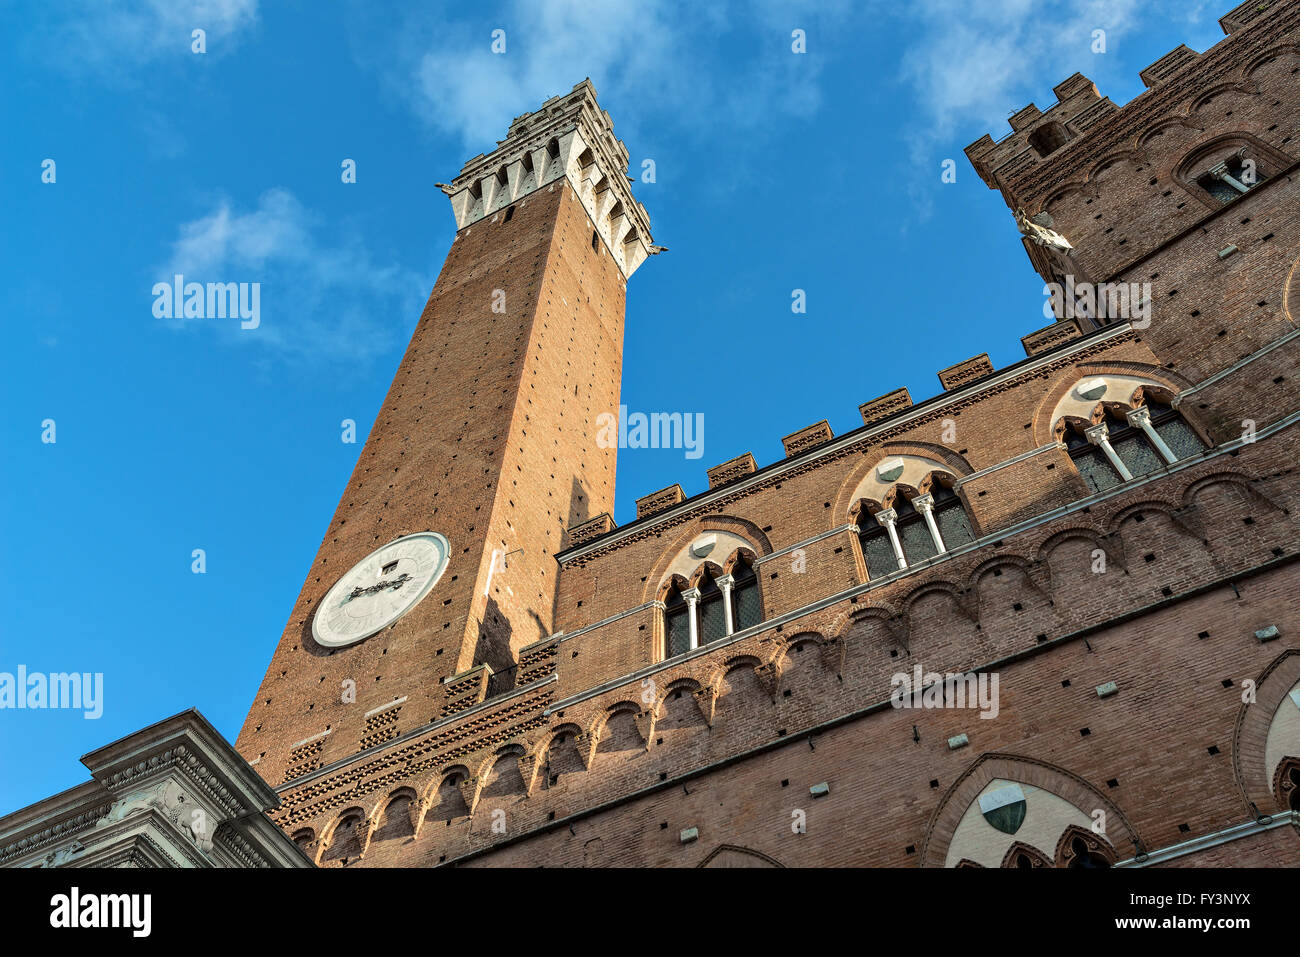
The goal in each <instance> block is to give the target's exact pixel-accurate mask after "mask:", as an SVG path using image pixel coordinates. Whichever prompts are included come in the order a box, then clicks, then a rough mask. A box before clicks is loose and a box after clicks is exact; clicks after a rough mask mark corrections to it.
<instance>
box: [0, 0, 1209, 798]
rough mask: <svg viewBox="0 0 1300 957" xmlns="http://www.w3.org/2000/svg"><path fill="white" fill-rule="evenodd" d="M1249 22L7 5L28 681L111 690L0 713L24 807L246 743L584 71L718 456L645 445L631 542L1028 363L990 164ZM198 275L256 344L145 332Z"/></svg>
mask: <svg viewBox="0 0 1300 957" xmlns="http://www.w3.org/2000/svg"><path fill="white" fill-rule="evenodd" d="M1230 6H1231V4H1230V3H1229V2H1228V0H1223V2H1221V3H1219V2H1185V0H1147V2H1141V3H1139V2H1138V0H1074V2H1063V0H981V2H979V3H970V2H953V0H913V2H910V3H908V4H894V3H883V2H856V3H849V2H821V3H817V4H805V3H797V2H776V0H757V2H749V3H739V2H736V3H726V2H721V0H699V2H692V3H680V4H678V3H669V2H666V0H638V2H636V3H632V2H626V3H622V2H620V3H600V2H579V0H558V2H547V0H520V2H507V3H486V2H485V3H476V4H468V5H467V4H435V3H409V4H399V3H379V2H375V3H360V2H358V3H337V4H336V3H321V2H315V0H312V2H308V0H300V2H284V3H270V2H262V3H259V2H258V0H148V2H137V3H133V4H127V3H117V2H109V0H103V2H101V0H87V2H84V3H77V2H67V3H61V4H46V3H43V2H36V0H18V2H13V0H11V2H9V3H7V4H5V5H4V6H3V7H2V8H0V129H3V130H4V136H3V140H2V141H0V217H2V220H0V221H2V222H3V224H4V227H5V228H4V229H3V230H0V254H2V255H0V262H3V264H4V265H3V282H0V315H3V317H4V329H5V350H4V359H3V370H2V373H3V374H2V375H0V381H2V383H3V384H2V386H0V388H2V389H3V406H2V408H3V415H2V416H0V429H3V434H2V435H0V441H2V442H3V445H2V448H3V468H2V469H0V589H3V592H0V602H2V603H3V608H4V610H5V613H4V614H3V615H2V616H0V672H9V673H14V672H15V671H16V669H17V667H18V666H19V665H22V666H25V667H26V669H27V670H28V672H29V673H33V672H46V673H48V672H66V671H78V672H91V673H94V672H100V673H102V674H103V675H104V692H103V695H104V709H103V715H102V716H101V717H100V718H98V719H94V720H88V719H86V718H84V717H83V716H82V714H81V712H74V711H58V710H24V711H11V710H4V711H0V813H6V812H8V811H11V810H14V809H16V808H18V807H22V806H25V805H26V804H29V803H31V802H33V801H36V800H39V799H41V798H43V797H46V796H48V795H50V794H53V793H55V792H56V791H59V790H62V789H64V788H67V787H70V786H73V785H75V784H77V783H79V782H80V781H82V780H84V778H85V771H84V768H82V766H81V765H80V764H79V763H78V760H77V758H78V757H79V756H80V755H81V754H84V753H86V752H87V751H90V750H91V749H93V748H96V747H99V746H101V745H103V744H106V743H108V742H109V741H112V740H114V739H116V738H118V737H120V736H121V735H124V734H127V733H130V732H132V731H134V730H137V729H138V728H140V727H143V726H144V725H146V724H149V723H151V722H153V721H156V720H158V719H161V718H163V717H165V716H167V715H170V714H173V713H175V712H178V711H181V710H183V709H185V708H188V707H192V706H197V707H198V708H200V710H202V711H203V712H204V713H205V714H206V715H207V717H208V718H209V719H210V720H212V721H213V723H214V724H215V725H216V727H217V728H218V729H219V730H220V731H222V732H223V733H224V734H226V735H227V736H228V737H229V738H231V739H233V737H234V735H235V733H236V732H237V731H238V729H239V726H240V723H241V721H242V719H243V716H244V714H245V712H246V710H247V708H248V706H249V703H250V702H251V700H252V697H253V695H254V693H255V692H256V689H257V685H258V682H259V681H260V680H261V677H262V675H263V673H264V671H265V668H266V665H267V662H268V660H269V658H270V655H271V651H272V649H273V648H274V646H275V643H276V641H277V639H278V638H279V635H280V633H281V631H282V629H283V627H284V622H285V619H286V617H287V615H288V614H289V612H290V610H291V607H292V604H293V601H294V599H295V597H296V596H297V593H298V590H299V588H300V587H301V585H302V580H303V576H304V575H305V573H306V570H307V568H308V567H309V565H310V562H311V560H312V557H313V555H314V553H315V550H316V548H317V546H318V545H319V542H320V539H321V536H322V535H323V533H324V530H325V527H326V525H327V523H328V521H329V517H330V515H331V514H332V512H333V509H334V507H335V505H336V504H337V501H338V496H339V495H340V494H341V492H342V490H343V488H344V485H345V483H346V481H347V478H348V476H349V474H350V472H351V469H352V466H353V464H354V462H355V461H356V458H357V455H358V454H359V452H360V449H361V444H360V442H361V441H362V440H364V437H365V434H366V432H367V431H368V429H369V428H370V425H371V423H372V422H373V420H374V417H375V415H376V413H377V411H378V408H379V404H380V402H381V401H382V399H383V396H384V394H385V392H386V390H387V388H388V384H389V382H390V380H391V378H392V375H393V373H394V371H395V370H396V367H397V364H398V361H399V360H400V357H401V354H402V351H403V349H404V348H405V345H406V342H407V340H408V338H409V336H410V333H411V331H412V329H413V327H414V324H415V321H416V319H417V318H418V316H419V312H420V309H421V307H422V305H423V303H424V300H425V298H426V297H427V296H428V293H429V290H430V288H431V287H432V284H433V281H434V279H435V277H436V275H437V272H438V269H439V268H440V266H441V264H442V261H443V259H444V257H445V255H446V252H447V249H448V247H449V245H450V243H451V240H452V237H453V230H454V224H453V220H452V216H451V212H450V208H449V205H448V203H447V201H446V199H445V197H444V196H443V195H442V193H441V192H440V191H439V190H437V189H436V188H434V185H433V184H434V183H435V182H440V181H441V182H446V181H449V180H450V179H451V178H452V177H453V176H454V175H455V174H456V173H457V172H458V171H459V169H460V167H461V165H462V164H463V163H464V161H465V160H466V159H468V158H469V157H471V156H473V155H475V154H477V153H480V152H488V151H490V150H491V149H492V148H493V146H494V143H495V141H496V140H497V139H499V138H501V137H503V136H504V135H505V130H506V128H507V126H508V124H509V122H510V120H511V119H512V118H513V117H514V116H516V115H518V114H520V113H523V112H526V111H528V110H531V109H534V108H536V106H538V105H539V104H540V103H541V102H542V101H543V100H544V99H546V98H547V97H548V96H551V95H554V94H556V93H560V92H565V91H567V90H569V89H570V88H571V87H572V86H573V84H574V83H576V82H578V81H580V80H581V79H582V78H583V77H585V76H590V77H591V78H592V81H593V82H594V83H595V85H596V88H597V90H598V91H599V95H600V99H601V103H602V105H603V106H604V107H605V108H606V109H607V110H609V111H610V113H611V114H612V116H613V118H614V121H615V132H616V134H617V135H618V136H619V137H620V138H622V139H623V141H624V142H625V143H626V145H627V148H628V151H629V153H630V155H631V158H632V166H633V172H634V173H636V172H637V171H639V169H640V167H641V162H642V160H644V159H647V158H649V159H653V160H654V161H655V166H656V172H657V182H655V183H653V184H644V183H638V184H637V185H636V186H635V187H634V189H635V191H636V194H637V196H638V198H639V199H640V200H641V201H642V202H643V203H644V204H645V205H646V207H647V209H648V210H649V212H650V216H651V220H652V225H653V232H654V238H655V240H656V241H657V242H659V243H661V244H663V245H665V246H668V247H670V252H668V253H667V254H665V255H662V256H658V257H656V258H654V259H652V260H651V261H650V262H648V263H647V264H646V265H645V266H644V267H642V269H641V270H640V271H639V272H638V273H637V274H636V276H634V277H633V279H632V281H631V283H630V285H629V290H628V310H627V333H626V340H625V357H624V367H623V369H624V378H623V401H624V403H625V404H626V405H627V406H628V407H629V408H630V409H631V410H632V411H638V410H640V411H647V412H649V411H681V412H692V413H695V412H699V413H703V415H704V420H705V433H704V437H705V443H704V449H703V457H702V458H700V459H694V460H687V459H686V458H685V456H684V452H683V450H649V449H646V450H623V451H622V452H620V455H619V472H618V506H617V514H616V516H615V517H616V519H617V520H618V521H619V522H626V521H629V520H630V519H631V518H632V517H633V516H634V514H635V504H634V502H635V499H636V498H637V497H638V496H641V495H644V494H646V493H647V492H650V491H653V490H656V489H659V488H662V487H664V486H666V485H669V484H672V483H673V482H680V483H681V484H682V486H683V488H684V489H685V490H686V492H687V494H693V493H695V492H699V491H701V490H703V489H704V488H705V487H706V485H707V482H706V479H705V474H704V472H705V469H706V468H707V467H709V466H711V465H715V464H717V463H720V462H723V461H725V460H727V459H729V458H732V457H733V456H735V455H738V454H740V453H742V452H745V451H751V452H753V454H754V457H755V458H756V459H757V461H758V463H759V465H764V464H767V463H769V462H772V461H774V460H775V459H777V458H779V457H780V455H781V444H780V440H781V436H783V435H786V434H788V433H790V432H793V431H795V430H796V429H799V428H801V427H803V426H806V425H809V424H811V423H813V422H816V421H818V420H820V419H822V418H827V419H829V421H830V423H831V426H832V428H833V429H834V430H835V431H836V432H837V433H842V432H846V431H848V430H850V429H852V428H854V427H855V426H857V425H859V424H861V419H860V417H859V416H858V413H857V406H858V405H859V404H860V403H862V402H864V401H866V400H868V399H871V398H875V397H876V396H879V395H882V394H884V393H886V392H889V391H891V390H893V389H896V388H898V387H900V386H907V387H908V388H909V389H910V390H911V393H912V396H913V398H914V399H915V400H918V401H919V400H920V399H923V398H925V397H927V396H930V395H933V394H934V393H936V392H937V391H939V387H938V380H937V378H936V377H935V373H936V371H938V370H939V369H940V368H943V367H945V366H948V365H951V364H953V363H955V362H958V361H960V360H962V359H966V358H969V357H970V356H973V355H977V354H979V353H981V352H988V353H989V355H990V357H991V358H992V360H993V362H994V364H995V365H997V366H1002V365H1006V364H1008V363H1010V362H1013V361H1015V360H1016V359H1018V358H1021V357H1022V356H1023V352H1022V350H1021V348H1020V344H1019V337H1020V336H1022V335H1024V334H1026V333H1028V332H1030V331H1032V330H1034V329H1036V328H1039V327H1040V326H1042V325H1043V324H1044V320H1043V318H1042V303H1043V297H1042V286H1041V282H1040V281H1038V279H1037V277H1036V276H1035V274H1034V273H1033V271H1032V270H1031V269H1030V267H1029V265H1028V262H1027V260H1026V258H1025V256H1024V252H1023V250H1022V249H1021V247H1020V244H1019V242H1018V237H1017V232H1016V229H1015V226H1014V224H1013V222H1012V220H1011V217H1010V216H1009V215H1008V213H1007V211H1006V209H1005V207H1004V206H1003V204H1002V201H1001V199H1000V198H999V197H998V196H997V194H995V193H992V192H990V191H989V190H988V189H987V188H986V187H985V186H984V185H983V183H981V182H980V180H979V179H978V177H976V176H975V174H974V172H973V171H972V170H971V169H970V167H969V166H968V165H967V164H966V161H965V158H964V156H963V154H962V149H963V147H965V146H966V145H968V144H969V143H971V142H972V141H974V140H975V139H977V138H978V137H979V136H981V135H982V134H984V133H985V132H990V133H992V134H993V136H994V137H995V138H997V137H1000V136H1001V135H1002V134H1003V133H1005V132H1007V130H1008V127H1007V125H1006V117H1007V116H1008V115H1009V114H1010V113H1011V112H1013V111H1014V110H1015V109H1018V108H1020V107H1022V106H1024V105H1025V104H1026V103H1028V102H1029V101H1030V100H1034V101H1035V102H1037V103H1038V104H1039V106H1040V107H1045V106H1046V105H1047V104H1049V103H1051V102H1052V101H1053V99H1054V97H1053V96H1052V93H1051V88H1052V87H1053V86H1054V85H1055V84H1057V83H1058V82H1060V81H1061V80H1063V79H1065V78H1066V77H1067V76H1068V75H1069V74H1071V73H1072V72H1074V71H1075V70H1079V71H1082V72H1083V73H1084V74H1086V75H1087V76H1089V77H1090V78H1092V79H1093V80H1094V81H1095V82H1096V83H1097V84H1098V86H1099V87H1100V88H1101V91H1102V93H1103V94H1104V95H1109V96H1110V97H1111V98H1112V99H1114V100H1115V101H1116V102H1121V103H1122V102H1125V101H1127V100H1128V99H1130V98H1132V97H1133V96H1135V95H1137V93H1139V92H1140V91H1141V89H1142V87H1141V83H1140V81H1139V80H1138V72H1139V71H1140V70H1141V69H1142V68H1144V67H1145V66H1147V65H1148V64H1149V63H1151V62H1153V61H1155V60H1156V59H1158V58H1159V57H1160V56H1162V55H1163V54H1165V53H1167V52H1168V51H1169V50H1171V49H1173V48H1174V47H1176V46H1177V45H1178V44H1179V43H1182V42H1186V43H1187V44H1188V45H1189V46H1192V47H1194V48H1195V49H1198V50H1203V49H1205V48H1206V47H1208V46H1210V45H1212V44H1213V43H1214V42H1216V41H1217V40H1218V39H1219V38H1220V37H1221V36H1222V33H1221V31H1220V30H1219V28H1218V26H1217V24H1216V22H1215V18H1216V17H1218V16H1221V15H1222V14H1224V13H1226V12H1227V10H1228V9H1229V7H1230ZM196 28H201V29H203V30H205V31H206V52H204V53H195V52H193V51H192V49H191V46H192V39H191V37H192V31H193V30H194V29H196ZM496 29H503V30H505V31H506V52H505V53H504V54H493V53H492V52H491V50H490V44H491V39H492V37H491V34H492V31H493V30H496ZM795 29H801V30H804V31H805V32H806V36H807V52H806V53H805V54H802V55H797V54H794V53H793V52H792V51H791V42H792V41H791V32H792V31H793V30H795ZM1097 29H1103V30H1105V31H1106V52H1105V53H1102V54H1097V53H1094V52H1092V49H1091V45H1092V35H1093V31H1094V30H1097ZM47 159H52V160H53V161H54V174H55V175H54V182H52V183H46V182H42V170H43V164H44V161H45V160H47ZM345 159H353V160H355V162H356V164H357V182H356V183H351V184H344V183H343V182H341V176H340V164H341V163H342V162H343V161H344V160H345ZM945 159H954V160H956V161H957V181H956V183H952V184H944V183H942V182H941V177H940V174H941V168H942V163H943V161H944V160H945ZM175 271H183V272H185V273H188V274H189V275H191V276H194V277H201V278H204V279H221V280H229V281H249V282H254V281H256V282H260V283H261V284H262V299H261V325H260V326H259V327H258V328H257V329H252V330H241V329H240V328H239V325H238V323H236V322H233V321H223V320H215V321H200V320H191V321H190V322H188V323H187V322H177V321H175V320H166V319H159V318H156V317H155V316H154V314H153V301H154V300H153V296H152V293H151V290H152V287H153V285H154V283H157V282H160V281H163V282H165V281H168V280H169V279H170V277H171V276H172V275H173V273H174V272H175ZM794 289H803V290H805V291H806V294H807V303H808V311H807V313H806V314H804V315H795V314H793V313H792V312H791V309H790V303H791V293H792V290H794ZM669 355H671V356H672V357H673V360H672V361H666V359H665V357H666V356H669ZM718 383H724V384H725V385H722V386H719V385H718ZM344 419H353V420H355V422H356V423H357V427H358V433H359V434H358V440H359V441H358V442H357V444H345V443H343V442H342V441H341V439H340V431H341V429H340V423H341V422H342V420H344ZM46 420H53V422H54V428H55V433H54V436H55V439H56V441H55V442H53V443H48V442H43V441H42V434H43V431H44V430H45V427H44V426H43V424H42V423H44V422H45V421H46ZM200 548H201V549H203V550H204V552H205V553H206V572H205V573H204V574H194V573H193V572H192V569H191V565H192V557H191V556H192V553H193V551H194V549H200Z"/></svg>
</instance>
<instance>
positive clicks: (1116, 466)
mask: <svg viewBox="0 0 1300 957" xmlns="http://www.w3.org/2000/svg"><path fill="white" fill-rule="evenodd" d="M1062 430H1063V435H1062V439H1063V440H1064V441H1065V444H1066V448H1067V449H1068V450H1069V453H1070V458H1071V459H1072V460H1073V461H1074V467H1075V468H1076V469H1078V470H1079V474H1080V475H1081V476H1082V477H1083V480H1084V482H1085V483H1087V485H1088V488H1089V490H1090V491H1093V492H1104V491H1106V490H1107V489H1111V488H1114V487H1115V486H1117V485H1120V484H1121V483H1123V482H1127V481H1129V480H1131V479H1134V478H1138V477H1140V476H1143V475H1147V474H1149V473H1151V472H1154V471H1156V470H1158V469H1162V468H1164V467H1166V466H1168V465H1172V464H1174V463H1175V462H1177V461H1179V460H1180V459H1185V458H1190V457H1191V456H1194V455H1200V454H1201V453H1202V452H1204V451H1205V449H1206V445H1205V443H1204V442H1202V441H1201V438H1200V436H1199V435H1197V434H1196V432H1195V430H1194V429H1192V427H1191V426H1190V425H1188V424H1187V423H1186V422H1185V421H1184V420H1183V417H1182V416H1181V415H1179V414H1178V413H1177V412H1176V411H1175V410H1174V409H1173V408H1172V407H1171V406H1170V405H1168V404H1167V403H1165V402H1162V401H1160V400H1158V399H1156V398H1154V397H1152V396H1150V395H1145V396H1143V397H1142V398H1141V399H1140V401H1139V404H1137V405H1134V406H1131V407H1130V406H1121V405H1114V404H1106V405H1104V406H1103V407H1102V412H1101V413H1100V414H1097V415H1094V416H1093V421H1092V422H1085V421H1082V420H1079V419H1067V420H1065V421H1063V422H1062Z"/></svg>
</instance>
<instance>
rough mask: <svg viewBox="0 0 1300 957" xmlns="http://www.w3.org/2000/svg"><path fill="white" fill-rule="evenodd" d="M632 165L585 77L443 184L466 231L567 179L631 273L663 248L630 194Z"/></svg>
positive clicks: (608, 246)
mask: <svg viewBox="0 0 1300 957" xmlns="http://www.w3.org/2000/svg"><path fill="white" fill-rule="evenodd" d="M627 170H628V152H627V147H625V146H624V145H623V142H622V141H621V140H619V139H618V138H617V137H616V136H615V135H614V121H613V120H612V119H610V116H609V113H608V112H606V111H605V110H603V109H601V108H600V105H599V104H598V103H597V102H596V88H595V87H594V86H592V84H591V81H590V80H583V81H582V82H581V83H579V84H577V85H576V86H575V87H574V88H573V89H572V90H571V91H570V92H568V93H566V94H564V95H562V96H554V97H551V99H549V100H547V101H546V102H545V103H544V104H542V106H541V108H540V109H538V110H535V111H533V112H532V113H525V114H524V115H523V116H520V117H517V118H516V119H515V121H514V122H513V123H511V124H510V131H509V133H508V134H507V135H506V138H505V139H504V140H502V141H501V142H500V143H499V144H498V145H497V148H496V149H495V150H493V151H492V152H491V153H488V154H487V155H481V154H480V155H479V156H476V157H474V158H473V159H472V160H470V161H469V162H468V163H466V164H465V166H464V168H462V169H461V171H460V175H459V176H457V177H456V178H455V179H454V180H453V181H452V182H451V184H450V185H447V186H443V187H442V188H443V191H444V192H445V193H446V194H447V196H448V198H449V199H450V200H451V208H452V213H453V214H454V215H455V217H456V228H457V229H458V230H461V229H465V228H467V227H469V226H472V225H473V224H474V223H477V222H479V221H481V220H484V219H487V218H489V217H493V216H495V215H496V214H498V213H501V212H502V211H504V210H506V209H507V208H509V207H510V206H511V205H513V204H514V203H516V202H520V201H523V200H526V198H527V197H528V196H529V195H531V194H533V193H535V192H537V191H538V190H540V189H544V188H547V187H553V186H554V184H556V183H558V182H562V181H564V180H567V181H568V182H569V184H570V185H571V186H572V187H573V191H574V193H575V194H576V195H577V197H578V198H579V199H580V200H581V201H582V205H583V208H584V209H586V211H587V215H588V216H590V217H591V222H592V224H593V225H594V227H595V231H596V233H597V234H598V235H599V238H600V240H601V242H602V243H603V244H604V246H605V248H606V249H607V250H608V251H609V254H610V255H611V256H612V257H613V259H614V262H615V263H616V264H617V265H618V268H619V269H620V270H621V271H622V273H623V276H624V278H625V279H626V278H627V277H629V276H631V275H632V273H634V272H636V270H637V267H639V266H640V265H641V264H642V263H643V262H645V260H646V258H647V257H648V256H651V255H654V254H655V253H656V252H659V251H660V249H659V247H657V246H655V245H654V243H653V240H652V239H651V237H650V216H649V214H648V213H647V212H646V210H645V207H644V206H642V205H641V203H639V202H638V201H637V200H636V198H635V197H634V196H633V195H632V190H631V188H630V186H629V179H628V176H627Z"/></svg>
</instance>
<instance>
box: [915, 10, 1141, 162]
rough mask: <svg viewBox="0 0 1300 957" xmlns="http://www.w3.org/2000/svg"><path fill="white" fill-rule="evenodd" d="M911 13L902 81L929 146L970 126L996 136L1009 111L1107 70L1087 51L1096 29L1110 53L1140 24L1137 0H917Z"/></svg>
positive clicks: (1098, 56)
mask: <svg viewBox="0 0 1300 957" xmlns="http://www.w3.org/2000/svg"><path fill="white" fill-rule="evenodd" d="M910 10H911V15H912V17H913V18H914V19H915V20H916V21H917V24H918V25H919V26H920V27H921V30H920V31H919V32H918V33H917V40H918V42H917V43H916V44H915V46H913V47H912V48H911V49H909V50H908V52H907V53H906V55H905V56H904V58H903V70H904V77H905V79H906V80H907V81H908V83H909V84H910V85H911V87H912V88H913V90H914V92H915V95H916V98H917V101H918V103H919V105H920V106H921V108H922V109H923V110H925V111H926V114H927V116H928V120H929V125H928V128H927V129H926V131H925V133H924V135H923V136H922V139H926V140H931V141H933V140H939V139H945V138H947V137H950V136H952V135H954V134H955V133H956V132H957V131H958V128H959V127H968V126H970V125H971V124H982V125H983V126H984V127H985V128H986V129H987V130H988V131H989V132H992V133H993V136H994V138H997V137H998V136H999V135H1001V133H1002V132H1004V131H1005V122H1006V117H1007V115H1008V112H1009V111H1011V110H1013V109H1017V108H1019V107H1022V106H1025V105H1027V104H1028V103H1029V102H1030V100H1031V99H1032V98H1033V96H1034V95H1035V94H1037V95H1038V96H1039V97H1040V99H1041V96H1042V88H1043V86H1044V85H1046V86H1047V88H1048V89H1049V90H1050V88H1051V86H1054V85H1055V84H1057V83H1059V82H1060V81H1062V80H1064V79H1065V78H1066V77H1068V76H1070V75H1071V74H1072V73H1074V72H1076V71H1078V72H1081V73H1083V74H1084V75H1085V76H1088V77H1090V78H1093V79H1095V78H1096V76H1095V74H1096V73H1097V72H1098V71H1099V70H1103V69H1109V64H1108V61H1107V60H1106V56H1107V55H1108V54H1096V53H1094V52H1093V51H1092V34H1093V31H1094V30H1104V31H1105V32H1106V45H1107V50H1108V51H1110V53H1109V55H1113V53H1114V51H1115V49H1116V47H1117V45H1118V44H1119V43H1120V42H1121V41H1122V40H1123V38H1124V37H1125V36H1126V35H1127V34H1128V33H1129V32H1131V31H1132V30H1133V29H1134V27H1135V26H1137V24H1138V14H1139V11H1140V5H1139V2H1138V0H1069V2H1065V0H980V2H979V3H970V2H968V0H919V2H917V3H915V4H913V5H912V7H911V8H910ZM1144 65H1145V64H1144ZM1049 77H1053V79H1048V78H1049ZM1039 105H1040V107H1046V106H1047V105H1048V104H1047V103H1041V102H1040V104H1039ZM972 139H974V137H972ZM963 145H964V144H963Z"/></svg>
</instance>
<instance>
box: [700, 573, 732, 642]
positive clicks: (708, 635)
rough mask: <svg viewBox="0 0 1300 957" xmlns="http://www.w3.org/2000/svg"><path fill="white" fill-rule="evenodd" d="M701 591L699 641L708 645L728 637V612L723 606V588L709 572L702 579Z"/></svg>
mask: <svg viewBox="0 0 1300 957" xmlns="http://www.w3.org/2000/svg"><path fill="white" fill-rule="evenodd" d="M699 592H700V598H699V603H698V606H697V607H698V611H699V616H700V624H699V643H700V644H701V645H707V644H708V643H709V642H711V641H717V640H718V639H719V638H725V637H727V614H726V609H725V608H723V594H722V589H721V588H719V587H718V583H717V582H716V581H714V580H713V576H712V575H711V574H709V573H708V572H705V573H704V576H703V577H702V578H701V579H700V584H699Z"/></svg>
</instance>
